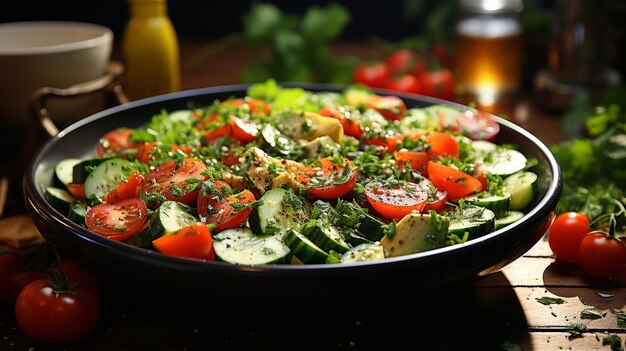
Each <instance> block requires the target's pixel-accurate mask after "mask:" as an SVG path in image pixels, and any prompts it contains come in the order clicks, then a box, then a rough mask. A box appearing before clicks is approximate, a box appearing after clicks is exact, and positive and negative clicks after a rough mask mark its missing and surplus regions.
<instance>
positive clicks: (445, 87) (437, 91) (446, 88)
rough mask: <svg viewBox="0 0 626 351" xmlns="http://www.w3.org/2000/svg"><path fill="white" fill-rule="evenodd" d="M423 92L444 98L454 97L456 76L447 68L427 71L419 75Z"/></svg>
mask: <svg viewBox="0 0 626 351" xmlns="http://www.w3.org/2000/svg"><path fill="white" fill-rule="evenodd" d="M419 80H420V83H422V94H424V95H427V96H432V97H436V98H439V99H444V100H451V99H452V98H454V84H455V82H454V77H453V75H452V72H451V71H450V70H449V69H447V68H441V69H439V70H435V71H426V72H423V73H422V74H420V75H419Z"/></svg>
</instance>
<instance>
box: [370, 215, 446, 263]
mask: <svg viewBox="0 0 626 351" xmlns="http://www.w3.org/2000/svg"><path fill="white" fill-rule="evenodd" d="M449 226H450V219H449V218H448V217H444V216H440V215H437V214H422V213H411V214H408V215H406V216H404V218H402V219H401V220H400V222H398V224H396V230H395V233H391V234H387V235H385V237H383V238H382V239H381V241H380V244H381V245H382V246H383V248H384V249H385V255H386V256H387V257H396V256H403V255H408V254H412V253H417V252H422V251H428V250H433V249H437V248H440V247H443V246H445V244H446V239H447V237H448V227H449Z"/></svg>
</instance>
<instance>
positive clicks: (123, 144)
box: [96, 128, 133, 157]
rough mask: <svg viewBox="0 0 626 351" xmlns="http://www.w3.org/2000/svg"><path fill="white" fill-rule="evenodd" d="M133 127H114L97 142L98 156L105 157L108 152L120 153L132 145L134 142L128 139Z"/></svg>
mask: <svg viewBox="0 0 626 351" xmlns="http://www.w3.org/2000/svg"><path fill="white" fill-rule="evenodd" d="M132 132H133V130H132V129H126V128H118V129H113V130H111V131H109V132H107V133H106V134H104V135H103V136H102V138H100V140H98V143H97V144H96V156H97V157H103V156H104V155H106V154H107V153H109V152H111V153H118V152H120V151H124V150H126V149H128V148H130V147H132V143H131V142H130V141H129V140H128V138H129V137H130V134H131V133H132Z"/></svg>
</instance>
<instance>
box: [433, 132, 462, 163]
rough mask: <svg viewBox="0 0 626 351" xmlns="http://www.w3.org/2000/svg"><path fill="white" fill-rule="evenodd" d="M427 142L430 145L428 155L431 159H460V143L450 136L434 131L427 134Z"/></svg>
mask: <svg viewBox="0 0 626 351" xmlns="http://www.w3.org/2000/svg"><path fill="white" fill-rule="evenodd" d="M426 141H427V142H428V144H429V145H430V148H429V149H428V154H429V155H430V156H431V157H434V158H437V157H441V156H444V157H452V158H459V155H460V153H461V149H460V147H459V142H458V141H457V140H456V139H455V138H454V137H453V136H452V135H450V134H447V133H443V132H436V131H432V132H429V133H428V134H426Z"/></svg>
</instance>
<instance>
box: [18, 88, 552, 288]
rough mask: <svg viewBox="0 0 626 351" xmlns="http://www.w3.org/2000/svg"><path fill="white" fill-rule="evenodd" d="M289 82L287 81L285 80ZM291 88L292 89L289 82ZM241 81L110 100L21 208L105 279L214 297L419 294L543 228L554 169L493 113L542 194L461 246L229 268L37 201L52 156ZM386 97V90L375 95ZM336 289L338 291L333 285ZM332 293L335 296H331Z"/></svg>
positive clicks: (35, 178) (32, 172) (47, 150)
mask: <svg viewBox="0 0 626 351" xmlns="http://www.w3.org/2000/svg"><path fill="white" fill-rule="evenodd" d="M286 85H288V84H286ZM289 86H293V85H289ZM298 86H300V87H302V88H305V89H308V90H312V91H340V90H342V89H343V87H340V86H331V85H322V84H310V85H298ZM246 88H247V85H229V86H219V87H210V88H203V89H197V90H189V91H182V92H177V93H172V94H166V95H161V96H156V97H152V98H147V99H143V100H140V101H135V102H131V103H128V104H126V105H121V106H117V107H114V108H110V109H107V110H104V111H102V112H99V113H97V114H94V115H92V116H90V117H87V118H85V119H82V120H80V121H79V122H77V123H75V124H73V125H71V126H69V127H68V128H66V129H65V130H63V131H62V132H61V133H59V135H58V136H57V137H55V138H53V139H52V140H50V141H48V142H47V143H46V144H45V145H43V147H42V148H41V149H40V150H39V151H38V153H37V154H36V155H34V157H33V160H32V162H31V164H30V165H29V168H28V169H27V171H26V173H25V176H24V194H25V200H26V206H27V208H28V210H29V212H30V213H31V214H32V216H33V218H34V222H35V224H36V226H37V227H38V228H39V229H40V231H41V232H42V234H43V235H44V237H45V238H46V239H47V241H48V242H50V243H52V244H53V245H55V246H58V247H59V249H60V250H62V252H64V253H66V254H67V255H69V256H70V257H73V258H74V259H76V260H78V261H81V262H83V263H84V264H86V265H87V266H88V267H90V268H91V269H93V270H94V271H95V272H97V273H99V274H101V275H103V276H105V277H115V278H116V279H123V280H124V281H127V282H133V283H136V286H137V287H139V288H141V289H143V288H146V289H153V288H158V287H161V288H162V287H168V289H169V290H170V291H171V290H175V289H176V288H178V289H179V290H181V291H187V292H200V293H203V292H212V293H219V294H226V293H235V292H242V291H245V292H250V291H254V294H264V293H269V294H270V295H271V294H276V293H279V292H281V291H287V292H289V291H298V292H299V293H298V294H306V295H309V296H313V295H312V293H313V294H315V292H316V291H326V292H325V293H324V294H315V296H318V298H319V297H321V296H324V295H328V294H327V291H328V290H329V289H331V290H335V289H338V290H337V291H341V295H344V296H345V295H348V296H349V295H350V294H354V295H358V296H366V297H367V296H372V294H375V293H386V292H389V290H390V289H412V290H414V291H416V292H420V291H426V290H431V289H432V288H435V287H441V286H444V285H450V284H453V283H461V284H463V283H465V282H466V281H472V280H475V279H477V278H479V277H483V276H487V275H489V274H491V273H494V272H497V271H499V270H500V269H501V268H503V267H504V266H505V265H507V264H509V263H511V262H512V261H514V260H515V259H517V258H518V257H520V256H522V255H523V254H524V253H525V252H527V251H528V250H529V249H530V248H531V247H532V246H533V245H535V244H536V243H537V241H538V240H539V239H540V238H541V237H542V236H543V234H544V232H545V224H546V223H547V222H548V220H549V218H550V216H551V213H552V212H553V211H554V209H555V207H556V205H557V202H558V200H559V196H560V192H561V173H560V169H559V166H558V164H557V162H556V160H555V158H554V157H553V155H552V154H551V152H550V150H549V149H548V147H546V145H544V144H543V143H542V142H541V141H540V140H538V139H537V138H536V137H535V136H533V135H532V134H531V133H529V132H528V131H526V130H524V129H522V128H520V127H519V126H517V125H515V124H513V123H511V122H509V121H507V120H504V119H501V118H498V117H495V116H494V117H493V118H494V119H495V120H496V121H497V122H498V123H500V126H501V131H500V133H499V135H498V136H497V139H496V140H494V141H495V142H497V143H510V144H515V145H518V146H519V148H520V151H522V152H523V153H525V154H526V155H527V156H529V157H534V158H536V159H537V160H538V162H539V165H538V166H537V167H536V168H535V171H536V172H537V173H538V176H539V195H538V196H537V198H536V199H535V200H534V203H533V205H532V209H531V210H530V211H528V213H527V214H526V216H525V217H524V218H523V219H521V220H520V221H518V222H516V223H514V224H512V225H510V226H508V227H506V228H504V229H500V230H497V231H495V232H493V233H491V234H488V235H486V236H483V237H480V238H477V239H474V240H471V241H469V242H466V243H464V244H459V245H455V246H450V247H445V248H440V249H436V250H432V251H428V252H423V253H418V254H412V255H407V256H402V257H397V258H390V259H386V260H382V261H376V262H368V263H358V264H334V265H330V264H329V265H264V266H236V265H231V264H227V263H222V262H205V261H200V260H192V259H184V258H177V257H172V256H166V255H163V254H160V253H158V252H155V251H150V250H146V249H141V248H138V247H134V246H130V245H127V244H124V243H120V242H116V241H113V240H109V239H106V238H104V237H102V236H99V235H96V234H93V233H91V232H90V231H88V230H86V229H85V228H83V227H81V226H79V225H77V224H75V223H73V222H72V221H70V220H69V219H68V218H67V217H66V216H65V215H64V214H63V213H59V212H58V211H57V210H55V209H54V208H53V207H52V206H50V204H48V203H47V202H46V201H45V200H44V195H43V194H44V188H45V187H46V186H48V185H51V184H52V181H53V170H54V166H55V164H56V163H57V162H59V161H60V160H62V159H65V158H69V157H86V156H88V155H91V154H92V153H93V150H94V145H95V143H96V142H97V140H98V139H99V138H100V137H101V136H102V135H103V134H104V133H105V132H107V131H109V130H111V129H113V128H116V127H120V126H127V127H139V126H141V125H142V124H144V123H145V122H147V121H148V120H149V118H150V117H151V116H153V115H154V114H157V113H159V112H160V111H161V110H162V109H167V110H169V111H173V110H178V109H185V108H191V107H194V106H202V105H207V104H211V103H212V102H214V100H215V99H226V98H228V97H232V96H243V95H245V92H246ZM379 93H381V94H385V93H386V92H384V91H379ZM396 95H399V96H400V97H402V98H403V99H404V100H405V102H406V103H407V105H408V106H409V107H423V106H428V105H432V104H438V103H445V104H449V105H453V106H455V107H458V108H464V109H466V108H467V107H464V106H461V105H457V104H453V103H450V102H446V101H442V100H438V99H433V98H428V97H421V96H415V95H401V94H396ZM339 289H340V290H339ZM331 297H332V295H331Z"/></svg>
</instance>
